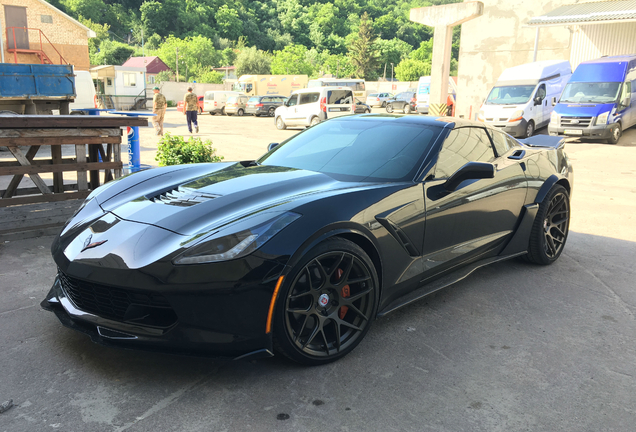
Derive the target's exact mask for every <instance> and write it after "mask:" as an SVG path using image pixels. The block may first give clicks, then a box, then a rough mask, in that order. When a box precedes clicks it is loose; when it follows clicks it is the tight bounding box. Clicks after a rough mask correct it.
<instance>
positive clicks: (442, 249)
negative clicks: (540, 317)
mask: <svg viewBox="0 0 636 432" xmlns="http://www.w3.org/2000/svg"><path fill="white" fill-rule="evenodd" d="M331 91H335V92H337V91H339V90H331ZM312 97H313V96H312ZM328 106H331V104H329V105H328ZM327 112H330V111H327ZM443 120H444V121H438V119H436V118H431V117H428V116H418V117H413V116H411V117H404V116H387V115H385V114H384V115H382V114H380V115H374V114H370V115H365V116H346V117H339V118H335V119H332V120H330V121H327V122H324V123H321V124H318V125H317V126H315V127H313V128H311V129H309V130H307V131H305V132H303V133H300V134H297V135H295V136H293V137H291V138H289V139H287V140H286V141H285V142H284V143H281V144H280V145H278V146H274V145H272V144H270V148H271V149H270V150H269V151H268V152H267V153H266V154H265V155H264V156H262V157H261V158H260V159H258V160H252V161H250V160H245V161H242V162H218V163H202V164H191V165H181V166H167V167H160V168H154V169H151V170H145V171H141V172H138V173H135V174H133V175H130V176H127V177H123V178H121V179H119V180H117V181H114V182H110V183H108V184H106V185H104V186H102V187H100V188H97V189H96V190H94V191H93V192H92V193H91V194H90V195H89V197H88V199H87V200H86V201H85V202H84V204H83V205H82V206H81V207H80V208H79V209H78V211H77V212H76V213H75V215H74V216H73V217H71V219H70V220H69V221H68V222H67V224H66V226H65V227H64V228H63V229H62V232H61V233H60V234H59V235H58V236H57V237H56V238H55V240H54V241H53V244H52V246H51V251H52V254H53V259H54V261H55V265H56V267H57V275H56V277H55V280H54V281H53V286H52V288H51V290H50V292H49V293H48V294H47V295H46V297H45V298H44V300H43V301H42V303H41V305H42V307H43V308H45V309H47V310H49V311H53V312H54V313H55V314H56V315H57V317H58V318H59V320H60V321H61V322H62V324H63V325H65V326H67V327H70V328H71V329H75V330H76V331H79V332H82V333H84V334H87V335H88V336H90V338H91V339H92V340H93V341H94V342H97V343H102V344H104V345H109V346H120V347H125V348H129V349H131V348H136V349H144V348H145V349H156V350H163V351H171V352H181V353H208V354H212V355H222V356H231V357H234V358H239V357H240V358H243V359H245V358H258V357H259V356H260V357H263V356H271V355H273V353H274V352H277V353H281V354H284V355H285V356H287V357H289V358H291V359H293V360H295V361H297V362H300V363H303V364H308V365H319V364H325V363H328V362H332V361H334V360H338V359H340V358H342V357H343V356H345V355H346V354H347V353H349V352H351V351H352V350H353V349H354V348H355V347H356V346H357V345H358V344H359V343H360V342H361V341H362V340H363V338H364V336H365V335H366V334H367V332H368V331H369V329H370V327H371V325H372V323H373V321H374V320H375V318H376V317H381V316H384V315H386V314H387V313H390V312H392V311H395V310H396V309H398V308H400V307H402V306H404V305H406V304H409V303H411V302H413V301H415V300H417V299H420V298H422V297H424V296H425V295H427V294H430V293H433V292H436V291H437V290H438V289H441V288H443V287H445V286H448V285H450V284H452V283H454V282H457V281H459V280H463V279H464V278H465V277H466V275H468V274H470V273H471V272H472V271H473V270H475V269H478V268H480V267H482V266H484V265H487V264H492V263H499V262H500V261H502V260H505V259H510V258H513V257H525V258H526V259H527V260H528V261H530V262H532V263H536V264H541V265H547V264H552V263H554V262H555V261H556V260H557V259H558V258H559V256H560V255H561V253H562V252H563V250H564V248H565V244H566V240H567V236H568V227H569V220H570V191H571V190H572V187H573V178H572V167H571V165H570V162H569V159H568V157H567V156H566V154H565V150H564V144H563V139H562V138H558V137H550V136H547V135H541V136H537V137H532V138H528V139H527V140H525V142H519V141H517V140H515V139H514V138H511V137H510V136H508V135H506V134H505V133H503V132H501V131H500V130H498V129H496V128H494V127H490V126H487V125H485V124H483V123H480V122H473V121H467V120H463V119H456V118H452V117H447V118H443ZM396 137H399V139H396ZM272 147H273V148H272ZM498 269H499V270H501V269H502V268H501V267H495V268H493V269H492V270H491V272H493V271H497V270H498ZM505 270H506V272H507V273H508V274H513V273H514V272H513V271H508V270H510V269H505ZM555 271H557V270H555ZM484 277H486V278H487V277H489V272H482V273H481V274H480V278H484ZM512 277H515V276H514V275H513V276H512ZM546 283H552V282H551V281H550V280H547V281H546ZM462 289H465V286H464V288H462ZM464 318H465V319H466V320H470V319H471V316H470V314H466V315H465V317H464ZM478 320H479V318H476V321H474V322H472V323H471V322H466V323H465V324H466V325H467V326H470V325H471V324H472V325H477V322H478ZM428 331H434V329H429V330H428ZM69 346H70V345H69ZM366 354H367V355H373V350H367V352H366Z"/></svg>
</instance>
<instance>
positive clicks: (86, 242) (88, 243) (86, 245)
mask: <svg viewBox="0 0 636 432" xmlns="http://www.w3.org/2000/svg"><path fill="white" fill-rule="evenodd" d="M91 240H93V234H91V235H89V236H88V237H87V238H86V240H84V246H83V247H82V250H81V251H80V252H84V251H85V250H86V249H92V248H94V247H97V246H99V245H103V244H104V243H106V242H107V241H108V240H102V241H98V242H93V243H91Z"/></svg>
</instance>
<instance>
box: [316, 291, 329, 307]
mask: <svg viewBox="0 0 636 432" xmlns="http://www.w3.org/2000/svg"><path fill="white" fill-rule="evenodd" d="M318 303H319V304H320V306H322V307H325V306H327V305H328V304H329V296H328V295H327V294H323V295H321V296H320V297H318Z"/></svg>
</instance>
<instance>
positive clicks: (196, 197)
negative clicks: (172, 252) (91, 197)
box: [101, 163, 373, 235]
mask: <svg viewBox="0 0 636 432" xmlns="http://www.w3.org/2000/svg"><path fill="white" fill-rule="evenodd" d="M372 185H373V184H371V183H353V182H341V181H338V180H336V179H334V178H332V177H329V176H328V175H325V174H321V173H317V172H313V171H306V170H300V169H294V168H287V167H278V166H262V165H261V166H258V165H257V166H247V167H245V166H243V165H242V164H241V163H236V164H233V165H229V166H226V167H225V168H222V169H220V170H218V171H214V172H211V173H209V174H206V175H203V176H199V177H195V178H191V179H188V180H181V181H179V182H178V183H177V184H166V183H165V182H161V181H159V180H157V181H154V182H152V181H148V182H144V183H141V184H138V185H135V186H133V187H131V188H130V189H129V190H127V191H126V194H125V196H126V198H125V199H122V198H121V197H120V198H119V199H109V200H106V201H105V202H104V203H102V204H101V207H102V209H103V210H105V211H109V212H111V213H113V214H115V215H116V216H117V217H119V218H121V219H124V220H128V221H134V222H140V223H144V224H150V225H154V226H158V227H161V228H164V229H167V230H170V231H173V232H175V233H178V234H182V235H194V234H197V233H200V232H202V231H204V230H209V229H211V228H214V227H218V226H221V225H224V224H226V223H229V222H231V221H233V220H236V219H238V218H241V217H243V216H246V215H249V214H252V213H255V212H258V211H262V210H266V209H267V210H273V211H276V210H280V211H287V210H290V209H293V208H294V207H296V206H298V205H299V203H298V201H302V200H306V199H317V198H319V197H320V196H323V195H324V194H333V193H342V192H344V191H348V190H351V189H359V188H368V187H372Z"/></svg>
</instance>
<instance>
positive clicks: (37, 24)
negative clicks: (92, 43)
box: [0, 0, 90, 70]
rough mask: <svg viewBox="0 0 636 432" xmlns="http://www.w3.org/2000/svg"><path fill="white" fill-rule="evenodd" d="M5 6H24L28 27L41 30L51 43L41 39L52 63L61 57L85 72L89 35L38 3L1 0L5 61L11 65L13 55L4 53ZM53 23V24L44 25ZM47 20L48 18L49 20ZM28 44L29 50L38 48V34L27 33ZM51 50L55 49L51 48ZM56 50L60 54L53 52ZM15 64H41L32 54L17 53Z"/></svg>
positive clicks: (88, 65) (23, 0)
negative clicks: (16, 62)
mask: <svg viewBox="0 0 636 432" xmlns="http://www.w3.org/2000/svg"><path fill="white" fill-rule="evenodd" d="M4 5H8V6H23V7H26V14H27V25H28V27H29V28H34V29H40V30H42V32H43V33H44V34H45V35H46V37H47V38H48V39H49V40H50V42H51V43H52V44H53V45H52V46H51V45H50V44H48V43H47V41H46V39H44V38H42V42H43V45H42V48H43V51H44V52H45V53H46V54H47V55H48V56H49V58H50V59H51V61H52V62H53V63H57V64H59V63H60V54H61V55H62V57H64V59H65V60H66V61H67V62H68V63H70V64H72V65H74V66H75V69H77V70H88V69H89V67H90V60H89V57H88V35H87V33H86V29H84V28H82V27H80V26H78V25H77V24H76V23H74V22H73V21H71V20H69V19H68V18H66V17H65V16H64V15H62V14H61V13H59V12H57V10H56V9H54V8H51V7H49V6H46V5H44V4H42V3H40V2H39V1H37V0H0V24H1V26H2V30H3V32H2V40H3V43H4V49H5V52H4V56H5V62H7V63H13V62H14V56H13V53H9V52H8V51H7V48H8V47H7V36H6V20H5V16H4ZM42 16H44V21H52V22H43V18H42ZM49 17H50V19H49ZM29 45H30V48H31V49H40V34H39V32H37V31H29ZM53 47H54V48H53ZM56 49H57V51H59V54H58V53H57V52H56V51H55V50H56ZM18 63H40V60H39V58H38V57H37V56H35V55H33V54H19V55H18Z"/></svg>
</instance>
